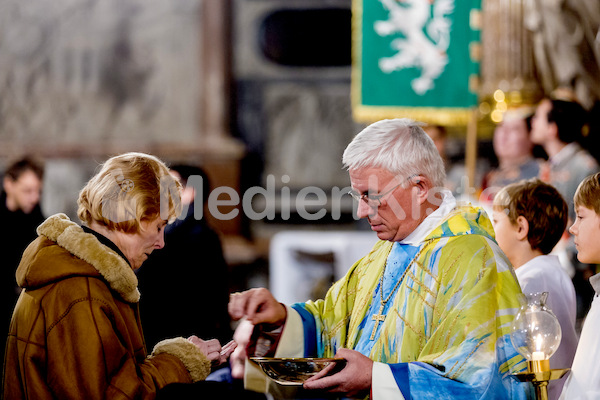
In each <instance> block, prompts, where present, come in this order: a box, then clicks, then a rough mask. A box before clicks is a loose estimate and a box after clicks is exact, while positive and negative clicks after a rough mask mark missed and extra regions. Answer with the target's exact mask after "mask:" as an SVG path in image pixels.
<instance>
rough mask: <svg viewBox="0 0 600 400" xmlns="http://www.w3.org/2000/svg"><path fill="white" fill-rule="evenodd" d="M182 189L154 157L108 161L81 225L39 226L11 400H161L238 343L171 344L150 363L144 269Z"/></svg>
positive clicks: (26, 278)
mask: <svg viewBox="0 0 600 400" xmlns="http://www.w3.org/2000/svg"><path fill="white" fill-rule="evenodd" d="M179 189H180V184H179V183H178V182H176V181H174V180H173V179H172V178H171V176H170V175H169V170H168V168H167V167H166V166H165V164H164V163H163V162H162V161H160V160H159V159H157V158H156V157H153V156H150V155H147V154H141V153H128V154H123V155H120V156H116V157H113V158H111V159H109V160H108V161H107V162H106V163H105V164H104V165H103V166H102V168H101V169H100V171H99V172H98V173H97V175H95V176H94V177H93V178H92V179H91V180H90V181H89V182H88V183H87V184H86V186H85V187H84V188H83V189H82V190H81V192H80V194H79V200H78V205H79V210H78V216H79V218H80V219H81V220H82V221H83V224H84V226H83V227H81V226H79V225H77V224H76V223H74V222H72V221H70V220H69V218H68V217H67V216H66V215H64V214H57V215H54V216H52V217H50V218H48V219H47V220H46V221H45V222H44V223H42V224H41V225H40V226H39V227H38V229H37V232H38V234H39V236H38V238H37V239H36V240H35V241H33V242H32V243H31V244H30V245H29V247H28V248H27V249H26V250H25V252H24V254H23V258H22V260H21V263H20V265H19V267H18V270H17V282H18V283H19V285H20V286H21V287H22V288H23V289H24V290H23V291H22V293H21V296H20V298H19V300H18V302H17V305H16V307H15V310H14V313H13V317H12V322H11V326H10V332H9V338H8V341H7V355H6V361H5V371H4V388H3V391H4V398H6V399H78V400H79V399H133V398H144V399H145V398H154V397H155V396H156V392H157V391H158V390H159V389H160V388H162V387H164V386H166V385H167V384H170V383H191V382H197V381H201V380H204V379H205V378H206V376H207V375H208V374H209V373H210V370H211V364H220V363H222V362H224V361H225V360H226V358H227V357H228V356H229V354H230V352H231V351H232V350H233V347H235V345H227V346H224V348H221V345H220V344H219V342H218V341H217V340H209V341H203V340H200V339H198V338H197V337H191V338H189V339H184V338H176V339H168V340H164V341H162V342H160V343H158V344H157V345H156V346H155V347H154V350H153V351H152V354H151V355H150V356H148V354H147V353H146V348H145V344H144V340H143V335H142V327H141V324H140V318H139V312H138V301H139V298H140V293H139V291H138V289H137V278H136V275H135V273H134V270H136V269H138V268H139V267H140V266H141V265H142V263H143V262H144V261H145V260H146V259H147V258H148V256H149V255H150V254H151V253H152V251H153V250H154V249H160V248H162V247H163V246H164V237H163V235H164V228H165V225H166V224H167V221H169V220H173V219H174V218H175V217H176V216H177V215H178V213H179V212H180V208H181V207H180V199H179Z"/></svg>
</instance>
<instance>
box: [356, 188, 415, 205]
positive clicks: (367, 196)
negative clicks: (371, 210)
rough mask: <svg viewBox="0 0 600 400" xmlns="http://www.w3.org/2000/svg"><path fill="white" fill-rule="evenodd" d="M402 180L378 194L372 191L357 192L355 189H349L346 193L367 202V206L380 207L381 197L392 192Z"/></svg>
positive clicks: (357, 199)
mask: <svg viewBox="0 0 600 400" xmlns="http://www.w3.org/2000/svg"><path fill="white" fill-rule="evenodd" d="M402 183H403V182H401V183H399V184H397V185H396V186H394V187H393V188H391V189H390V190H388V191H386V192H383V193H378V194H372V193H363V194H360V193H357V192H356V191H355V190H350V191H349V192H348V194H349V195H350V196H352V198H353V199H354V200H356V201H360V200H362V201H364V202H365V203H367V205H368V206H369V207H374V206H377V207H380V206H381V199H383V198H384V197H385V196H387V195H388V194H390V193H392V192H393V191H394V190H396V189H398V188H399V187H400V186H401V185H402Z"/></svg>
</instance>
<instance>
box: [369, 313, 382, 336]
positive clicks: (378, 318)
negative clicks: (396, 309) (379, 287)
mask: <svg viewBox="0 0 600 400" xmlns="http://www.w3.org/2000/svg"><path fill="white" fill-rule="evenodd" d="M373 321H375V326H374V327H373V333H371V337H370V338H369V340H375V332H377V327H378V326H379V323H380V322H383V321H385V314H384V313H383V304H382V305H381V307H379V312H378V313H377V314H373Z"/></svg>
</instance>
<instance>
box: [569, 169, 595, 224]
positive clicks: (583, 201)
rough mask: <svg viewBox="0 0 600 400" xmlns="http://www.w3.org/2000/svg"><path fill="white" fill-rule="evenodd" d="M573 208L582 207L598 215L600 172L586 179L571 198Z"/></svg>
mask: <svg viewBox="0 0 600 400" xmlns="http://www.w3.org/2000/svg"><path fill="white" fill-rule="evenodd" d="M573 203H575V207H578V206H583V207H585V208H589V209H590V210H594V212H595V213H596V214H598V215H600V172H597V173H595V174H593V175H590V176H588V177H586V178H585V179H584V180H583V181H581V183H580V184H579V186H578V187H577V190H576V191H575V196H573Z"/></svg>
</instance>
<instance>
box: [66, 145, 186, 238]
mask: <svg viewBox="0 0 600 400" xmlns="http://www.w3.org/2000/svg"><path fill="white" fill-rule="evenodd" d="M180 191H181V184H180V183H179V182H178V181H177V180H175V179H174V178H173V177H172V176H171V175H170V174H169V168H167V166H166V165H165V164H164V163H163V162H162V161H161V160H159V159H158V158H157V157H155V156H152V155H149V154H144V153H125V154H121V155H118V156H115V157H112V158H110V159H108V160H107V161H106V162H105V163H104V164H102V165H101V167H100V170H99V172H97V173H96V175H94V176H93V177H92V178H91V179H90V180H89V181H88V183H87V184H86V185H85V186H84V188H83V189H81V191H80V192H79V199H78V200H77V204H78V210H77V216H78V217H79V219H81V221H82V222H83V223H84V224H85V225H88V226H89V225H90V224H91V223H92V222H97V223H99V224H100V225H102V226H105V227H106V228H108V229H110V230H117V231H122V232H125V233H137V232H139V231H140V229H141V222H142V221H143V220H151V219H154V218H156V217H158V216H160V217H161V218H163V219H165V220H168V221H172V220H174V219H175V218H176V217H177V216H178V215H179V213H180V212H181V198H180Z"/></svg>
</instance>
